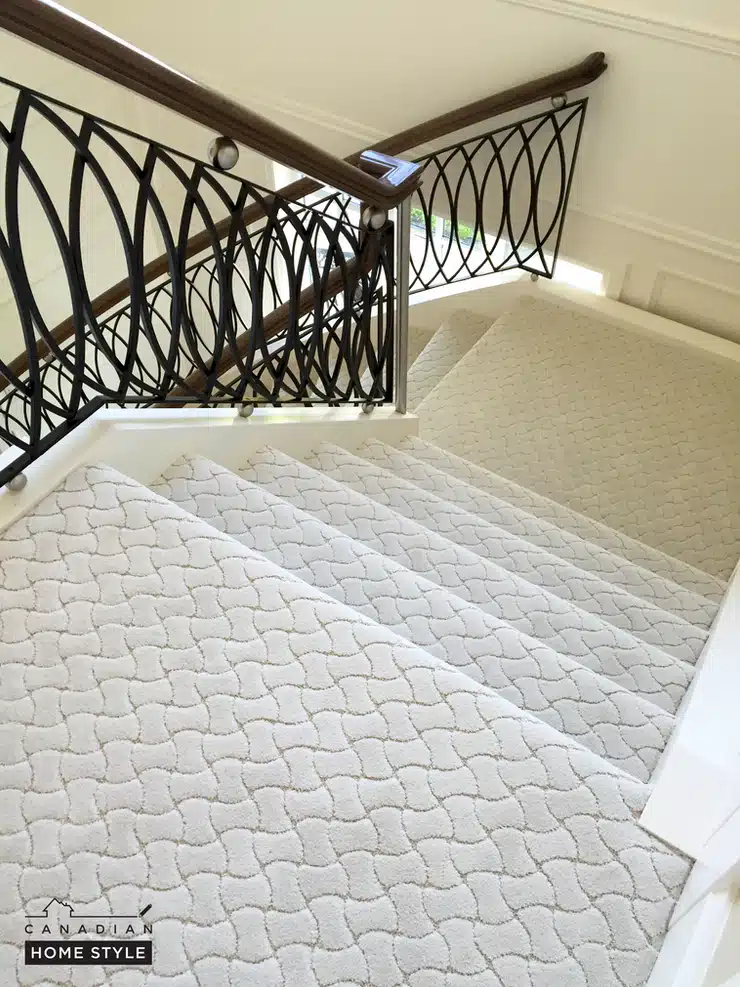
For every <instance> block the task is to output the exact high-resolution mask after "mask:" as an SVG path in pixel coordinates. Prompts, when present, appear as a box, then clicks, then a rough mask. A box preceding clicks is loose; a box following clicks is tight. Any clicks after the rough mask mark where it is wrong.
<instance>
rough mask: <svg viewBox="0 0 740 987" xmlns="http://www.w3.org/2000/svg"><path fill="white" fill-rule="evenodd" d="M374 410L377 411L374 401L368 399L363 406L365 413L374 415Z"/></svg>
mask: <svg viewBox="0 0 740 987" xmlns="http://www.w3.org/2000/svg"><path fill="white" fill-rule="evenodd" d="M374 411H375V405H374V404H373V403H372V401H366V402H365V403H364V404H363V406H362V413H363V415H372V413H373V412H374Z"/></svg>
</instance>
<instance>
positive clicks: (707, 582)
mask: <svg viewBox="0 0 740 987" xmlns="http://www.w3.org/2000/svg"><path fill="white" fill-rule="evenodd" d="M398 445H399V448H400V449H403V450H405V451H407V452H409V453H411V454H412V455H413V456H414V457H415V458H417V459H419V460H422V461H424V462H426V463H428V464H429V465H430V466H434V467H436V468H437V469H439V470H442V471H444V472H445V473H447V474H448V475H449V476H452V477H454V478H455V479H458V480H460V481H463V482H465V483H468V484H470V485H471V486H474V487H477V488H478V489H479V490H481V491H483V492H485V493H489V494H490V495H491V496H493V497H496V498H500V499H501V500H503V501H504V502H505V503H508V504H510V505H511V506H512V507H515V508H518V509H519V510H521V511H523V512H525V513H526V514H527V515H529V516H534V517H536V518H537V519H538V520H540V521H544V522H547V523H548V524H549V525H551V526H552V527H553V528H555V529H557V530H560V531H566V532H568V533H570V534H572V535H574V536H575V537H576V538H580V539H581V540H582V541H583V542H585V543H586V544H589V545H593V546H596V547H598V548H600V549H602V550H603V551H604V552H606V553H607V554H609V555H613V556H616V557H617V558H622V559H625V560H627V561H628V562H632V563H633V564H634V565H636V566H638V567H639V568H641V569H644V570H646V571H648V572H650V573H652V574H654V575H655V576H658V577H660V578H662V579H663V580H665V582H666V584H667V588H668V591H669V592H675V591H676V590H679V589H683V590H686V591H688V592H689V593H692V594H694V595H696V596H698V597H700V598H701V599H707V600H709V601H710V602H711V603H713V604H715V605H717V606H718V605H719V603H720V602H721V601H722V599H723V597H724V595H725V592H726V590H727V584H726V583H725V582H723V581H722V580H721V579H718V578H717V577H716V576H713V575H711V574H710V573H708V572H703V571H702V570H701V569H697V568H696V567H695V566H692V565H689V563H687V562H682V561H681V560H680V559H676V558H673V556H671V555H667V554H666V553H665V552H661V551H660V550H659V549H657V548H653V547H652V546H651V545H646V544H645V543H644V542H641V541H637V540H636V539H634V538H631V537H630V536H629V535H626V534H624V533H623V532H621V531H617V530H616V529H615V528H610V527H608V526H607V525H605V524H602V523H601V522H600V521H596V520H595V519H594V518H589V517H586V515H585V514H579V513H578V512H577V511H574V510H571V508H569V507H566V506H565V505H564V504H559V503H557V502H556V501H554V500H551V499H550V498H549V497H545V496H543V495H542V494H539V493H536V492H535V491H534V490H529V489H528V488H527V487H523V486H521V485H520V484H518V483H515V482H514V481H513V480H509V479H507V477H505V476H501V475H500V474H498V473H493V472H492V471H491V470H487V469H485V468H484V467H482V466H477V465H476V464H475V463H472V462H470V461H469V460H467V459H463V458H461V457H460V456H456V455H455V454H454V453H452V452H449V451H448V450H447V449H442V448H441V447H440V446H437V445H434V444H433V443H432V442H427V441H425V440H424V439H422V438H420V437H419V436H407V437H405V438H404V439H403V440H401V441H400V442H399V443H398Z"/></svg>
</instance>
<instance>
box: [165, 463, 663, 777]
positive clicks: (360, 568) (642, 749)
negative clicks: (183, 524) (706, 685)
mask: <svg viewBox="0 0 740 987" xmlns="http://www.w3.org/2000/svg"><path fill="white" fill-rule="evenodd" d="M153 489H154V490H155V492H157V493H159V494H160V495H161V496H163V497H165V498H167V499H168V500H171V501H172V502H173V503H176V504H178V505H179V506H180V507H182V508H184V509H185V510H187V511H189V512H190V513H191V514H195V515H196V516H197V517H199V518H201V519H202V520H203V521H207V522H208V523H209V524H212V525H213V527H214V528H217V529H218V530H219V531H224V532H226V534H229V535H231V536H232V537H234V538H237V539H238V540H239V541H240V542H241V543H242V544H243V545H246V546H247V548H250V549H253V550H254V551H258V552H260V553H261V554H263V555H264V556H265V557H266V558H268V559H269V560H270V561H271V562H274V563H275V564H276V565H279V566H280V567H281V568H283V569H286V570H287V571H289V572H292V573H293V574H294V575H296V576H299V577H300V578H301V579H304V580H305V581H306V582H308V583H310V584H311V585H312V586H315V587H316V588H318V589H320V590H322V591H323V592H325V593H327V594H328V595H329V596H331V597H333V598H334V599H337V600H339V602H340V603H344V604H346V605H348V606H351V607H352V608H353V609H355V610H358V611H359V612H360V613H363V614H365V615H366V616H367V617H370V618H371V619H373V620H375V621H377V622H378V623H380V624H382V625H383V626H384V627H388V628H389V629H391V630H393V631H394V632H395V633H397V634H399V635H400V636H401V637H403V638H405V639H406V640H408V641H411V643H413V644H416V645H418V646H419V647H421V648H423V649H424V650H426V651H428V652H429V653H430V654H433V655H436V656H437V657H439V658H441V659H443V660H444V661H446V662H448V663H449V664H452V665H454V666H455V667H456V668H459V669H460V670H461V671H464V672H465V673H466V674H467V675H470V676H471V678H473V679H475V680H476V681H477V682H481V683H483V684H484V685H487V686H489V687H490V688H492V689H493V690H494V691H496V692H498V693H499V695H501V696H503V697H504V698H505V699H508V700H509V701H510V702H513V703H514V705H516V706H518V707H519V708H520V709H525V710H528V711H529V712H531V713H533V714H534V715H535V716H537V717H538V718H539V719H542V720H543V721H544V722H546V723H549V724H550V726H553V727H555V728H556V729H557V730H559V731H561V732H562V733H565V734H568V735H569V736H571V737H573V738H574V739H575V740H578V741H580V742H581V743H582V744H584V746H586V747H588V748H589V749H590V750H592V751H594V753H596V754H599V755H601V756H602V757H605V758H606V759H607V760H609V761H611V762H612V763H613V764H615V765H616V766H617V767H620V768H622V769H623V770H624V771H627V772H628V773H630V774H632V775H633V776H634V777H636V778H638V779H639V780H640V781H649V779H650V775H651V773H652V771H653V769H654V768H655V765H656V763H657V760H658V758H659V756H660V754H661V752H662V750H663V749H664V747H665V744H666V741H667V739H668V737H669V735H670V732H671V730H672V728H673V723H674V719H673V717H672V716H670V715H669V714H668V713H666V712H665V711H664V710H662V709H660V708H659V707H657V706H654V705H653V704H652V703H650V702H648V701H646V700H644V699H642V698H641V697H639V696H636V695H634V694H633V693H631V692H628V691H627V690H626V689H623V688H622V687H621V686H618V685H616V683H613V682H611V681H610V680H609V679H605V678H602V677H601V676H599V675H597V674H596V673H594V672H592V671H591V670H590V669H588V668H585V667H584V666H583V665H580V664H578V663H577V662H575V661H572V660H571V659H569V658H566V657H564V656H563V655H559V654H557V653H556V652H554V651H552V650H551V649H549V648H546V647H543V646H542V645H540V644H538V643H537V642H536V641H534V640H532V639H530V638H527V637H525V636H524V635H522V634H520V633H519V632H517V631H515V630H513V629H512V628H511V627H509V626H508V625H506V624H504V623H503V622H502V621H499V620H497V619H496V618H494V617H492V616H491V615H490V614H488V613H485V612H484V611H482V610H480V609H479V608H478V607H475V606H474V605H472V604H469V603H465V602H464V601H463V600H461V599H459V598H458V597H456V596H454V595H453V594H452V593H449V592H448V591H446V590H444V589H442V588H440V587H439V586H436V585H435V584H434V583H431V582H429V581H428V580H426V579H424V578H423V577H421V576H418V575H417V574H416V573H413V572H410V571H409V570H408V569H405V568H404V567H403V566H401V565H399V564H398V563H396V562H394V561H392V560H391V559H387V558H385V557H384V556H382V555H379V554H378V553H377V552H374V551H372V550H371V549H369V548H367V547H366V546H365V545H362V544H360V543H359V542H356V541H353V540H352V539H350V538H348V537H347V536H346V535H342V534H340V533H339V532H338V531H336V530H335V529H333V528H331V527H329V526H328V525H326V524H324V523H323V522H321V521H319V520H317V519H316V518H314V517H313V516H312V515H310V514H307V513H306V512H305V511H301V510H299V509H298V508H295V507H293V506H292V505H291V504H289V503H287V502H286V501H284V500H281V499H280V498H279V497H276V496H274V495H273V494H271V493H269V492H268V491H267V490H264V489H263V488H261V487H259V486H257V485H256V484H253V483H250V482H248V481H246V480H244V479H242V478H241V477H239V476H237V475H235V474H234V473H231V472H230V471H229V470H227V469H225V468H224V467H222V466H219V465H217V464H215V463H213V462H210V461H208V460H206V459H201V458H197V459H189V460H184V461H180V462H178V463H176V464H174V465H173V466H171V467H170V468H169V469H168V470H167V471H166V472H165V473H164V475H163V477H162V479H161V480H158V481H157V482H156V483H155V484H154V485H153Z"/></svg>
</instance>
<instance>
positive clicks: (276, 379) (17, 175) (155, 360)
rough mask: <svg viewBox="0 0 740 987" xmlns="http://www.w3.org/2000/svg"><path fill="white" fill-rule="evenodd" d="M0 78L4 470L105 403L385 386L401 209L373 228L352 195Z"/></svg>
mask: <svg viewBox="0 0 740 987" xmlns="http://www.w3.org/2000/svg"><path fill="white" fill-rule="evenodd" d="M0 87H4V88H3V90H2V95H3V96H4V97H5V100H4V103H3V104H2V105H3V106H4V107H5V109H4V110H0V179H1V180H2V181H3V185H4V189H5V196H4V207H3V211H2V215H0V291H2V295H1V296H0V306H2V309H1V311H2V316H3V321H2V330H1V331H2V335H1V336H0V449H2V445H3V444H7V445H10V446H13V447H15V448H16V449H18V450H19V455H18V456H17V457H16V458H15V459H14V460H13V462H12V463H11V464H9V465H7V466H6V467H5V468H4V469H0V484H3V483H6V482H7V481H8V480H9V479H10V478H11V477H12V476H13V475H15V474H17V473H18V472H20V471H21V470H22V469H23V468H25V466H26V465H27V464H28V463H29V462H31V461H33V460H34V459H36V458H38V456H39V455H41V454H42V453H43V452H44V451H45V450H46V449H47V448H49V446H51V445H53V444H54V443H55V442H56V441H58V439H59V438H61V437H62V436H63V435H64V434H66V433H67V432H68V431H69V430H70V429H71V428H73V427H74V426H75V425H76V424H78V423H79V422H80V421H82V420H84V419H85V418H86V417H88V416H89V415H90V414H91V413H92V412H94V411H95V410H97V409H98V408H99V407H101V406H103V405H114V406H116V405H120V406H128V405H140V406H151V405H162V404H167V403H169V402H176V403H178V404H183V403H190V404H194V405H198V406H211V405H221V404H225V405H239V404H242V403H245V402H249V403H267V404H271V405H281V404H285V403H292V402H295V403H300V404H314V403H322V404H325V403H329V404H339V403H364V402H366V401H368V400H371V401H373V402H377V403H380V402H383V401H386V400H390V398H391V397H392V379H393V378H392V342H393V304H392V294H393V267H392V265H393V230H392V226H391V224H387V225H386V227H385V228H384V229H382V230H380V231H378V232H373V231H361V230H360V229H359V228H358V226H357V223H356V222H353V220H354V217H355V213H356V211H357V209H356V205H354V206H353V204H352V203H351V202H349V201H348V200H347V197H345V196H341V195H330V196H326V197H325V198H324V199H323V200H321V201H320V202H318V203H315V204H313V205H305V204H299V203H295V202H290V201H288V200H286V199H282V198H281V197H280V196H278V195H276V194H275V193H274V192H272V191H270V190H269V189H265V188H262V187H260V186H258V185H256V184H254V183H252V182H247V181H245V180H243V179H240V178H238V177H235V176H234V175H233V174H225V173H223V172H220V171H218V170H216V169H214V168H213V167H211V166H210V165H208V164H204V163H203V162H201V161H197V160H195V159H193V158H190V157H188V156H187V155H184V154H180V153H179V152H176V151H173V150H172V149H170V148H167V147H164V146H162V145H160V144H158V143H156V142H154V141H151V140H148V139H147V138H144V137H141V136H140V135H137V134H134V133H132V132H130V131H127V130H125V129H123V128H120V127H117V126H115V125H113V124H110V123H107V122H104V121H102V120H100V119H98V118H96V117H92V116H90V115H88V114H84V113H80V112H79V111H77V110H75V109H73V108H72V107H68V106H66V105H64V104H62V103H59V102H57V101H55V100H51V99H49V98H47V97H44V96H41V95H39V94H37V93H34V92H31V91H29V90H26V89H23V88H21V87H18V86H16V85H15V84H14V83H11V82H3V81H2V80H0ZM9 96H12V97H13V98H8V97H9ZM253 206H259V207H260V211H261V213H262V218H261V219H260V220H259V221H257V222H252V223H249V224H248V223H246V222H245V220H244V212H245V210H246V209H248V208H249V207H253ZM194 234H200V235H201V237H202V244H203V246H202V250H201V251H200V253H198V254H197V255H196V256H193V257H190V256H189V250H188V249H186V248H187V245H188V241H189V240H191V238H192V237H193V235H194ZM163 252H164V253H165V254H166V257H167V265H166V270H162V273H161V275H160V277H159V278H158V279H156V280H149V279H148V278H147V277H146V276H145V266H146V264H147V263H148V262H149V261H150V260H152V259H153V258H155V257H158V256H159V255H161V254H162V253H163ZM3 275H4V276H3ZM120 281H125V282H127V296H128V297H127V299H126V300H125V302H124V303H119V304H118V305H117V306H110V308H109V310H106V311H101V307H100V305H94V304H93V300H94V299H95V298H97V297H98V296H99V295H100V294H101V293H102V292H103V291H104V290H105V289H107V288H108V287H109V286H110V285H111V284H116V283H117V282H120ZM70 315H71V332H70V334H69V335H68V336H67V337H66V338H64V339H60V338H58V336H55V334H54V332H53V327H54V326H56V325H57V324H58V323H60V322H61V321H62V320H63V319H65V318H68V317H70ZM19 350H20V351H25V356H26V359H25V361H24V362H25V366H24V367H23V368H22V369H21V370H18V369H17V368H16V369H14V367H13V366H11V362H12V358H14V357H16V355H17V354H18V352H19Z"/></svg>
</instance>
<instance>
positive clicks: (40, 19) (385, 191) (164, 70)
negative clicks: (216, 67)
mask: <svg viewBox="0 0 740 987" xmlns="http://www.w3.org/2000/svg"><path fill="white" fill-rule="evenodd" d="M0 28H3V29H5V30H6V31H9V32H11V33H12V34H15V35H17V36H18V37H20V38H23V39H24V40H26V41H30V42H31V43H32V44H35V45H38V46H39V47H41V48H45V49H46V50H47V51H51V52H53V53H54V54H55V55H61V56H62V58H66V59H67V60H68V61H71V62H74V63H75V64H76V65H81V66H82V67H83V68H86V69H90V70H92V71H93V72H95V73H96V74H97V75H100V76H103V77H104V78H106V79H111V80H112V81H113V82H117V83H119V84H120V85H122V86H125V87H126V89H129V90H131V91H132V92H135V93H139V95H141V96H146V97H147V98H148V99H151V100H154V101H155V102H157V103H161V104H162V106H166V107H168V108H169V109H171V110H175V111H176V112H177V113H180V114H182V115H183V116H186V117H188V118H189V119H190V120H193V121H194V122H195V123H200V124H203V125H204V126H206V127H208V128H209V129H210V130H213V131H215V132H216V133H217V134H224V135H226V136H227V137H231V138H232V140H235V141H238V142H239V143H241V144H244V145H246V146H247V147H250V148H252V149H253V150H255V151H258V152H259V153H260V154H264V155H265V156H266V157H268V158H272V159H273V160H275V161H279V162H280V163H281V164H284V165H287V166H288V167H289V168H293V169H295V170H297V171H302V172H305V173H306V174H308V175H312V176H313V177H315V178H316V179H318V180H319V181H320V183H321V184H323V185H331V186H332V188H337V189H341V191H343V192H346V193H348V194H349V195H352V196H355V197H356V198H358V199H362V200H363V201H365V202H368V203H369V204H371V205H374V206H379V207H381V208H383V209H391V208H393V207H394V206H396V205H398V203H399V202H403V200H404V199H406V198H408V196H409V195H411V193H412V192H413V191H414V189H415V188H416V187H417V186H418V184H419V181H420V171H421V169H420V168H419V167H416V166H414V165H409V164H408V163H407V162H396V161H390V162H386V167H385V169H384V170H383V172H382V173H380V171H379V169H378V160H377V159H375V160H373V161H372V163H371V169H372V174H367V173H366V172H365V171H364V170H362V165H363V162H362V160H361V159H359V160H357V161H354V162H352V163H350V162H348V161H346V160H343V159H342V158H338V157H336V156H335V155H333V154H329V152H328V151H324V150H322V149H321V148H319V147H316V146H315V145H314V144H311V143H309V142H308V141H305V140H303V139H302V138H300V137H297V136H296V135H295V134H292V133H290V131H288V130H285V129H284V128H283V127H279V126H278V125H277V124H275V123H272V121H270V120H267V119H266V118H265V117H262V116H260V115H259V114H258V113H254V112H253V111H252V110H248V109H246V108H245V107H243V106H240V105H239V104H238V103H235V102H234V101H233V100H230V99H228V98H227V97H226V96H223V95H221V94H220V93H217V92H215V91H214V90H212V89H208V88H207V87H206V86H202V85H200V83H198V82H194V81H193V80H192V79H189V78H188V77H187V76H186V75H183V74H182V73H181V72H177V71H175V70H174V69H171V68H169V67H168V66H167V65H164V64H163V63H162V62H160V61H158V60H157V59H155V58H152V57H151V56H150V55H147V54H145V53H144V52H142V51H139V50H138V49H136V48H133V47H132V46H130V45H128V44H125V43H124V42H123V41H120V40H119V39H118V38H116V37H114V36H113V35H111V34H108V33H106V32H104V31H102V30H100V29H99V28H97V27H95V26H94V25H92V24H90V23H89V22H87V21H85V20H82V19H81V18H79V17H77V16H76V15H74V14H72V13H68V12H66V11H63V10H59V9H57V8H56V7H50V6H49V5H48V4H46V3H44V2H43V0H2V4H1V5H0ZM385 153H387V152H385ZM358 166H359V167H358Z"/></svg>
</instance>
